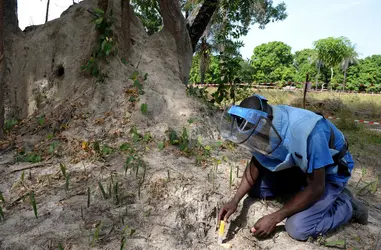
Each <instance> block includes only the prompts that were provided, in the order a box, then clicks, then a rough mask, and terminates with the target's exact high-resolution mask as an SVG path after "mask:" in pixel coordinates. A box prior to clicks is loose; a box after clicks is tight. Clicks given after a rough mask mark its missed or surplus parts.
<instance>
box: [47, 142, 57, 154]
mask: <svg viewBox="0 0 381 250" xmlns="http://www.w3.org/2000/svg"><path fill="white" fill-rule="evenodd" d="M58 143H59V142H58V141H54V142H52V143H51V144H50V145H49V148H48V152H49V154H51V153H53V152H54V150H55V149H56V147H57V145H58Z"/></svg>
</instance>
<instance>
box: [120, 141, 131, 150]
mask: <svg viewBox="0 0 381 250" xmlns="http://www.w3.org/2000/svg"><path fill="white" fill-rule="evenodd" d="M130 148H131V145H130V144H128V143H123V144H122V145H120V147H119V149H120V150H121V151H127V150H129V149H130Z"/></svg>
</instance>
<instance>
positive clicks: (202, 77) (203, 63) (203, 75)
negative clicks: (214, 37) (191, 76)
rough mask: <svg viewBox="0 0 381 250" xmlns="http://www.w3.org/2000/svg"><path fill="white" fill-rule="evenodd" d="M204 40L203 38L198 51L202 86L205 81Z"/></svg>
mask: <svg viewBox="0 0 381 250" xmlns="http://www.w3.org/2000/svg"><path fill="white" fill-rule="evenodd" d="M205 50H206V39H205V38H203V39H202V41H201V51H200V75H201V84H204V81H205V72H206V55H205V53H206V51H205Z"/></svg>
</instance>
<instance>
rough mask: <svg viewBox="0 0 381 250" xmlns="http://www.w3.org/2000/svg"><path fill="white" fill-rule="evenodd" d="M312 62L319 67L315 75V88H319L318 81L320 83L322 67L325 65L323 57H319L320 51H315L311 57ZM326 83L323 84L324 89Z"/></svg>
mask: <svg viewBox="0 0 381 250" xmlns="http://www.w3.org/2000/svg"><path fill="white" fill-rule="evenodd" d="M310 62H311V64H315V67H316V68H317V74H316V77H315V80H316V83H315V90H317V89H318V83H319V76H320V69H321V67H323V66H324V62H323V59H322V58H320V57H319V53H318V52H317V51H316V50H315V51H314V53H313V54H312V55H311V57H310ZM323 87H324V84H323V85H322V88H321V89H322V90H323Z"/></svg>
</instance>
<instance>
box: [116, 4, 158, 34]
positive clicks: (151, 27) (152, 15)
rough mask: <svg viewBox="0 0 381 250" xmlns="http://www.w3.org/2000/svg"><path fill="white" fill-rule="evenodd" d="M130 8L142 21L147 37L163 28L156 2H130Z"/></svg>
mask: <svg viewBox="0 0 381 250" xmlns="http://www.w3.org/2000/svg"><path fill="white" fill-rule="evenodd" d="M122 2H123V1H122ZM131 6H132V8H133V9H134V11H135V14H136V15H137V16H138V17H139V18H140V20H141V21H142V23H143V26H144V27H145V29H146V32H147V33H148V35H152V34H154V33H156V32H158V31H160V30H161V29H162V28H163V19H162V18H161V15H160V8H159V2H158V1H157V0H131Z"/></svg>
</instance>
